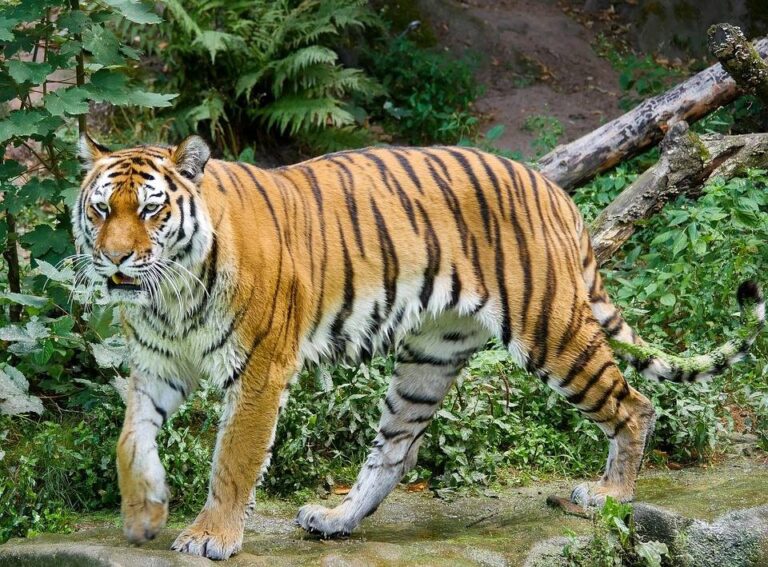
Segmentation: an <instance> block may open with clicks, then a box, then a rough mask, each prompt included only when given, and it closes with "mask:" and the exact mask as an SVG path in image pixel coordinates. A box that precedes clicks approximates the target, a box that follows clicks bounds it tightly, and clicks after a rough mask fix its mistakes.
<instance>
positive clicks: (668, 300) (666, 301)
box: [659, 293, 677, 307]
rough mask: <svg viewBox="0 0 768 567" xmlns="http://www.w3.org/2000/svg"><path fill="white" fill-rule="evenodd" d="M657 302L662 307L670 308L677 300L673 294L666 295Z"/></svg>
mask: <svg viewBox="0 0 768 567" xmlns="http://www.w3.org/2000/svg"><path fill="white" fill-rule="evenodd" d="M659 302H661V304H662V305H666V306H667V307H672V306H673V305H674V304H675V303H676V302H677V298H676V297H675V296H674V295H673V294H671V293H667V294H665V295H662V296H661V299H659Z"/></svg>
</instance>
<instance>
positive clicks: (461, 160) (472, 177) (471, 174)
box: [446, 149, 491, 242]
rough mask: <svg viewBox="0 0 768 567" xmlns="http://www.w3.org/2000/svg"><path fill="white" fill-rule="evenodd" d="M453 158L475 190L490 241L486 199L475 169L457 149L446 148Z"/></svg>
mask: <svg viewBox="0 0 768 567" xmlns="http://www.w3.org/2000/svg"><path fill="white" fill-rule="evenodd" d="M446 151H447V152H448V153H449V154H450V155H451V156H453V158H454V159H455V160H456V161H457V162H458V164H459V166H460V167H461V168H462V169H463V170H464V173H465V174H466V175H467V177H468V178H469V182H470V184H471V185H472V187H473V188H474V190H475V197H476V198H477V204H478V206H479V207H480V216H481V217H482V218H483V227H484V228H485V237H486V239H487V240H488V242H490V241H491V215H490V211H489V210H488V201H487V200H486V198H485V194H484V193H483V187H482V185H481V184H480V182H479V181H478V179H477V175H476V174H475V170H474V169H472V165H471V164H470V163H469V160H467V158H466V156H465V155H464V154H463V153H462V152H461V151H459V150H453V149H450V150H446Z"/></svg>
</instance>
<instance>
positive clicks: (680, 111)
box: [539, 38, 768, 189]
mask: <svg viewBox="0 0 768 567" xmlns="http://www.w3.org/2000/svg"><path fill="white" fill-rule="evenodd" d="M753 49H754V51H755V53H757V54H759V56H760V57H763V58H764V57H768V38H763V39H761V40H759V41H757V42H756V43H755V44H754V47H753ZM739 94H740V92H739V88H738V87H737V85H736V82H735V81H734V80H733V79H732V78H731V77H730V75H729V74H728V73H727V72H726V71H725V69H723V66H722V65H721V64H719V63H718V64H717V65H713V66H712V67H709V68H707V69H705V70H704V71H701V72H700V73H698V74H697V75H694V76H693V77H691V78H690V79H688V80H687V81H684V82H682V83H680V84H679V85H677V86H676V87H674V88H672V89H670V90H668V91H667V92H665V93H663V94H660V95H658V96H656V97H653V98H650V99H648V100H646V101H644V102H643V103H641V104H640V105H639V106H637V107H636V108H634V109H633V110H631V111H629V112H628V113H626V114H624V115H623V116H620V117H619V118H617V119H615V120H613V121H611V122H608V123H607V124H605V125H603V126H602V127H600V128H598V129H597V130H594V131H593V132H591V133H589V134H587V135H585V136H583V137H581V138H579V139H578V140H575V141H573V142H571V143H570V144H566V145H564V146H559V147H557V148H555V149H554V150H552V151H551V152H549V153H548V154H547V155H545V156H544V157H542V158H541V159H540V160H539V166H540V170H541V172H542V173H543V174H544V175H546V176H547V177H548V178H549V179H551V180H552V181H554V182H555V183H557V184H559V185H560V186H561V187H563V188H565V189H570V188H572V187H574V186H575V185H577V184H578V183H581V182H583V181H585V180H587V179H589V178H590V177H592V176H594V175H595V174H597V173H599V172H601V171H605V170H606V169H609V168H611V167H613V166H614V165H616V164H617V163H619V162H620V161H622V160H624V159H626V158H628V157H630V156H632V155H635V154H638V153H640V152H641V151H643V150H645V149H646V148H648V147H649V146H651V145H652V144H655V143H657V142H658V141H659V140H661V138H662V137H663V136H664V133H665V132H666V131H667V130H668V129H669V128H670V127H671V126H672V125H673V124H674V123H675V122H679V121H681V120H688V121H693V120H698V119H699V118H701V117H703V116H705V115H707V114H708V113H710V112H712V111H713V110H715V109H717V108H719V107H721V106H723V105H725V104H728V103H729V102H731V101H733V100H734V99H735V98H736V97H737V96H738V95H739Z"/></svg>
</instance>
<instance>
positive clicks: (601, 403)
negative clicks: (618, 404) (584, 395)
mask: <svg viewBox="0 0 768 567" xmlns="http://www.w3.org/2000/svg"><path fill="white" fill-rule="evenodd" d="M619 384H620V381H618V380H617V381H616V382H614V383H613V384H611V387H610V388H608V389H607V390H606V391H605V392H604V393H603V395H602V396H601V397H600V399H599V400H597V402H596V403H595V404H594V405H592V406H591V407H588V408H580V410H581V413H600V412H601V411H602V409H603V407H605V404H606V403H608V400H609V399H610V398H611V396H612V395H613V392H614V391H615V390H616V387H617V386H618V385H619ZM592 421H594V422H595V423H602V421H601V420H597V419H593V420H592Z"/></svg>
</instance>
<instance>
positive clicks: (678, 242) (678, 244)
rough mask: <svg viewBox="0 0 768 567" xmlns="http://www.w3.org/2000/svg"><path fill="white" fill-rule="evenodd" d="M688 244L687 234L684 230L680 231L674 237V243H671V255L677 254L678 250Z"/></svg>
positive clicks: (683, 248) (681, 249) (680, 250)
mask: <svg viewBox="0 0 768 567" xmlns="http://www.w3.org/2000/svg"><path fill="white" fill-rule="evenodd" d="M687 245H688V235H687V234H686V233H685V232H680V234H678V235H677V238H676V239H675V243H674V244H673V245H672V255H673V256H677V255H678V254H679V253H680V252H682V251H683V250H685V247H686V246H687Z"/></svg>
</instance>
